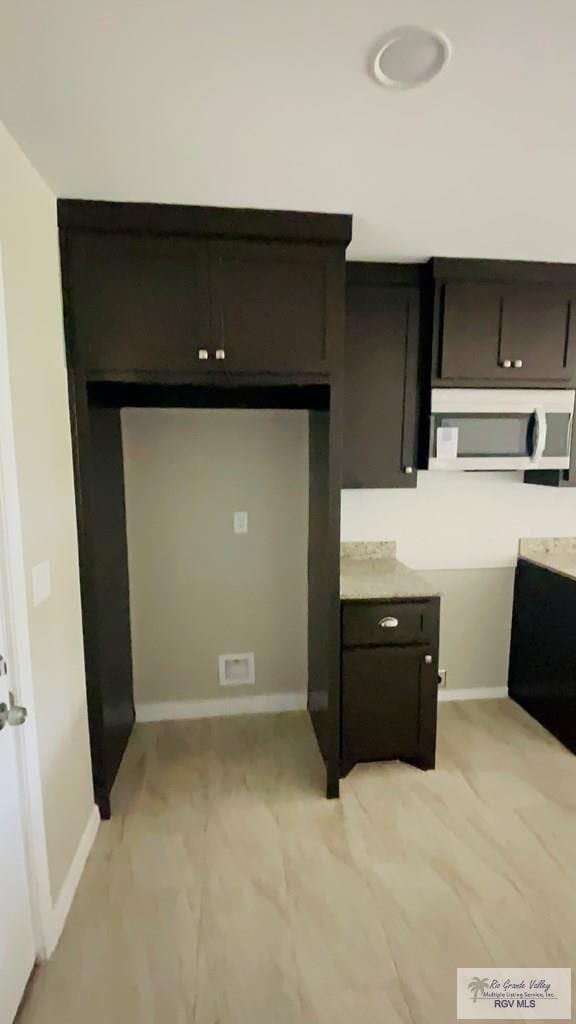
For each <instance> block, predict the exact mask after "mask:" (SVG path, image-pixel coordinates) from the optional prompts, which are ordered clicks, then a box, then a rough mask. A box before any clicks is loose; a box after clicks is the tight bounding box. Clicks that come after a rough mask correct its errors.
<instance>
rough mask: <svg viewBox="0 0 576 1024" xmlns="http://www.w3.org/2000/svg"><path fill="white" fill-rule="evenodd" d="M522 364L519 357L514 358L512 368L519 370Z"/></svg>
mask: <svg viewBox="0 0 576 1024" xmlns="http://www.w3.org/2000/svg"><path fill="white" fill-rule="evenodd" d="M522 366H523V362H522V360H521V359H515V360H514V369H515V370H521V369H522Z"/></svg>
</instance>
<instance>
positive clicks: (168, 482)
mask: <svg viewBox="0 0 576 1024" xmlns="http://www.w3.org/2000/svg"><path fill="white" fill-rule="evenodd" d="M122 426H123V439H124V457H125V474H126V503H127V523H128V553H129V568H130V603H131V617H132V644H133V657H134V679H135V695H136V701H137V703H141V704H142V703H149V702H161V701H187V700H190V701H197V700H204V699H208V700H210V699H212V700H213V699H217V698H219V697H224V698H228V697H238V696H252V695H256V694H268V693H295V692H303V691H304V690H305V688H306V682H307V642H306V633H307V528H308V527H307V518H308V420H307V414H306V413H305V412H295V411H263V410H258V411H251V410H235V411H231V410H190V409H164V410H162V409H125V410H124V411H123V413H122ZM235 510H237V511H247V512H248V521H249V523H248V525H249V532H248V534H246V535H235V534H234V532H233V513H234V511H235ZM247 651H254V652H255V654H256V685H255V686H241V687H221V686H219V683H218V655H219V654H226V653H240V652H247Z"/></svg>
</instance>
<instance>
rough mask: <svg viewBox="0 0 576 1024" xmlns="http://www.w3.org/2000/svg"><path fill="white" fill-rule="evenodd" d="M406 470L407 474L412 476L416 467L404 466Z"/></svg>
mask: <svg viewBox="0 0 576 1024" xmlns="http://www.w3.org/2000/svg"><path fill="white" fill-rule="evenodd" d="M404 472H405V473H406V475H407V476H412V473H413V472H414V467H413V466H404Z"/></svg>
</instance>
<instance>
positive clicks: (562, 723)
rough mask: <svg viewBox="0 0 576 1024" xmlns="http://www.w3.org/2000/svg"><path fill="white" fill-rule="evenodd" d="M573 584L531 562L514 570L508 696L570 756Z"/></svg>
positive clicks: (573, 742)
mask: <svg viewBox="0 0 576 1024" xmlns="http://www.w3.org/2000/svg"><path fill="white" fill-rule="evenodd" d="M575 621H576V580H573V579H571V578H569V577H566V576H562V575H560V574H559V573H557V572H553V571H551V570H550V569H545V568H543V567H541V566H539V565H534V564H532V563H531V562H528V561H524V560H522V559H521V560H520V561H519V562H518V566H517V569H516V581H515V586H514V610H513V615H512V638H511V644H510V671H509V676H508V692H509V694H510V697H511V698H512V700H514V701H516V703H517V704H519V705H520V706H521V707H523V708H524V710H525V711H527V712H528V714H530V715H531V716H532V718H535V719H536V720H537V721H538V722H540V723H541V724H542V725H543V726H544V727H545V728H546V729H548V730H549V732H551V733H552V735H553V736H556V738H557V739H558V740H560V742H561V743H563V744H564V746H565V747H567V748H568V750H571V751H572V752H573V753H576V635H575V633H574V622H575Z"/></svg>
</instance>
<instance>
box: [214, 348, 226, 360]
mask: <svg viewBox="0 0 576 1024" xmlns="http://www.w3.org/2000/svg"><path fill="white" fill-rule="evenodd" d="M216 359H226V349H224V348H217V349H216Z"/></svg>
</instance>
